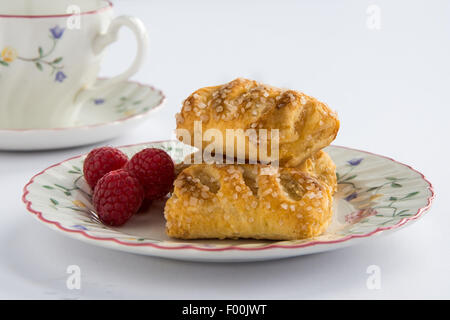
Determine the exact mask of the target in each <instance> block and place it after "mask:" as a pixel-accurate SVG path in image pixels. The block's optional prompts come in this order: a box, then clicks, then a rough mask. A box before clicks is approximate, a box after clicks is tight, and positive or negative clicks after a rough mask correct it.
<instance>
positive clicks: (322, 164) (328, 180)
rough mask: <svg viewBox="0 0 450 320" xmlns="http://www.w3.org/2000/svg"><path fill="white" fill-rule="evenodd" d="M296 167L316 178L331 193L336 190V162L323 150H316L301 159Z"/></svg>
mask: <svg viewBox="0 0 450 320" xmlns="http://www.w3.org/2000/svg"><path fill="white" fill-rule="evenodd" d="M296 168H297V169H299V170H300V171H302V172H305V173H307V174H309V175H311V176H312V177H315V178H317V180H319V181H320V182H322V183H323V184H324V185H326V186H327V187H328V188H329V189H330V192H331V194H332V195H334V193H335V192H336V189H337V177H336V164H335V163H334V162H333V160H332V159H331V157H330V156H329V155H328V153H326V152H325V151H323V150H320V151H318V152H316V153H315V154H314V155H313V156H312V157H310V158H308V159H306V160H305V161H303V162H302V163H301V164H300V165H299V166H298V167H296Z"/></svg>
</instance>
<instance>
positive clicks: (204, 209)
mask: <svg viewBox="0 0 450 320" xmlns="http://www.w3.org/2000/svg"><path fill="white" fill-rule="evenodd" d="M319 158H320V157H319ZM305 168H306V169H307V170H315V167H314V166H313V165H309V164H308V165H305ZM318 179H319V178H318ZM318 179H316V178H314V177H312V176H311V175H309V174H308V173H305V172H302V170H300V169H299V168H275V167H272V166H267V165H261V164H255V165H253V164H242V165H218V164H212V165H210V164H194V165H191V166H189V167H187V168H185V169H184V170H183V171H182V172H181V173H180V174H179V175H178V177H177V179H176V180H175V182H174V191H173V193H172V196H171V198H170V199H169V200H168V201H167V203H166V206H165V210H164V215H165V218H166V232H167V234H168V235H169V236H171V237H175V238H182V239H199V238H219V239H224V238H253V239H271V240H291V239H303V238H309V237H314V236H317V235H319V234H321V233H322V232H323V231H324V230H325V229H326V227H327V226H328V224H329V222H330V220H331V216H332V194H331V190H332V189H331V188H329V187H327V186H326V185H325V184H324V183H321V182H320V181H319V180H318Z"/></svg>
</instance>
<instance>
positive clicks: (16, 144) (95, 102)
mask: <svg viewBox="0 0 450 320" xmlns="http://www.w3.org/2000/svg"><path fill="white" fill-rule="evenodd" d="M105 80H106V79H98V80H97V81H98V83H101V82H102V81H105ZM164 101H165V97H164V94H163V93H162V92H161V91H160V90H158V89H155V88H153V87H151V86H148V85H143V84H139V83H137V82H132V81H123V82H120V83H118V84H116V85H115V86H113V87H110V88H107V89H105V91H104V92H102V93H100V94H99V95H98V97H96V98H94V99H91V100H89V101H87V102H86V103H84V105H83V106H82V109H81V111H80V116H79V119H78V121H77V123H76V124H75V125H74V126H72V127H66V128H52V129H23V130H20V129H18V130H14V129H0V150H44V149H58V148H67V147H75V146H81V145H86V144H93V143H96V142H101V141H106V140H108V139H112V138H114V137H117V136H119V135H121V134H123V133H125V132H126V131H128V130H132V129H133V128H134V127H136V126H137V125H138V124H140V123H142V122H143V121H145V119H147V117H149V116H150V115H151V113H152V112H153V111H155V110H157V109H159V108H160V107H162V106H163V103H164Z"/></svg>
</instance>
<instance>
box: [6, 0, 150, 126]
mask: <svg viewBox="0 0 450 320" xmlns="http://www.w3.org/2000/svg"><path fill="white" fill-rule="evenodd" d="M122 26H127V27H128V28H130V29H131V30H132V31H133V32H134V34H135V35H136V39H137V44H138V45H137V54H136V57H135V59H134V61H133V62H132V64H131V66H130V67H129V68H128V69H127V70H126V71H125V72H123V73H122V74H120V75H118V76H115V77H113V78H111V79H109V80H107V81H105V82H102V85H101V87H99V86H96V85H95V81H96V79H97V76H98V73H99V69H100V63H101V60H102V57H103V53H104V49H105V48H106V47H107V46H108V45H109V44H111V43H112V42H114V41H116V40H117V34H118V31H119V29H120V28H121V27H122ZM147 47H148V37H147V32H146V30H145V27H144V25H143V23H142V22H141V21H140V20H138V19H137V18H134V17H127V16H120V17H117V18H115V19H114V18H113V10H112V3H111V2H110V1H107V0H58V1H55V0H39V1H36V0H14V1H2V2H1V3H0V129H35V128H59V127H67V126H71V125H73V123H74V121H75V120H76V118H77V115H78V113H79V109H80V106H81V105H82V103H84V102H86V101H87V100H88V99H93V98H94V97H95V95H96V94H98V93H99V91H101V90H106V89H108V88H109V87H111V86H113V85H115V84H116V83H118V82H120V81H124V80H127V79H128V78H129V77H131V76H132V75H133V74H135V73H136V72H137V71H138V69H139V68H140V66H141V64H142V62H143V59H144V57H145V56H146V53H147Z"/></svg>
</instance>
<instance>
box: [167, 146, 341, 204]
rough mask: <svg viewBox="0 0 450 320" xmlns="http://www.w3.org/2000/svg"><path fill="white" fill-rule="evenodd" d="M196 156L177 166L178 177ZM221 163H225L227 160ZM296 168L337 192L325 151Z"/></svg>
mask: <svg viewBox="0 0 450 320" xmlns="http://www.w3.org/2000/svg"><path fill="white" fill-rule="evenodd" d="M195 154H196V153H192V154H190V155H188V156H186V158H185V160H184V161H183V162H180V163H177V164H175V176H178V175H179V174H180V173H181V172H182V171H183V170H184V169H186V168H188V167H190V166H191V165H192V163H194V160H195ZM221 163H225V158H224V159H223V162H221ZM209 164H211V163H209ZM296 168H297V169H299V170H300V171H302V172H304V173H307V174H309V175H310V176H312V177H314V178H316V179H318V180H319V181H320V182H322V183H323V184H324V185H325V186H326V187H328V188H329V189H330V192H331V194H332V195H334V193H335V192H336V189H337V178H336V165H335V163H334V162H333V160H332V159H331V157H330V156H329V155H328V153H326V152H325V151H323V150H320V151H318V152H316V153H315V154H314V155H313V156H312V157H309V158H308V159H306V160H305V161H303V162H302V163H301V164H300V165H298V166H297V167H296Z"/></svg>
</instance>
